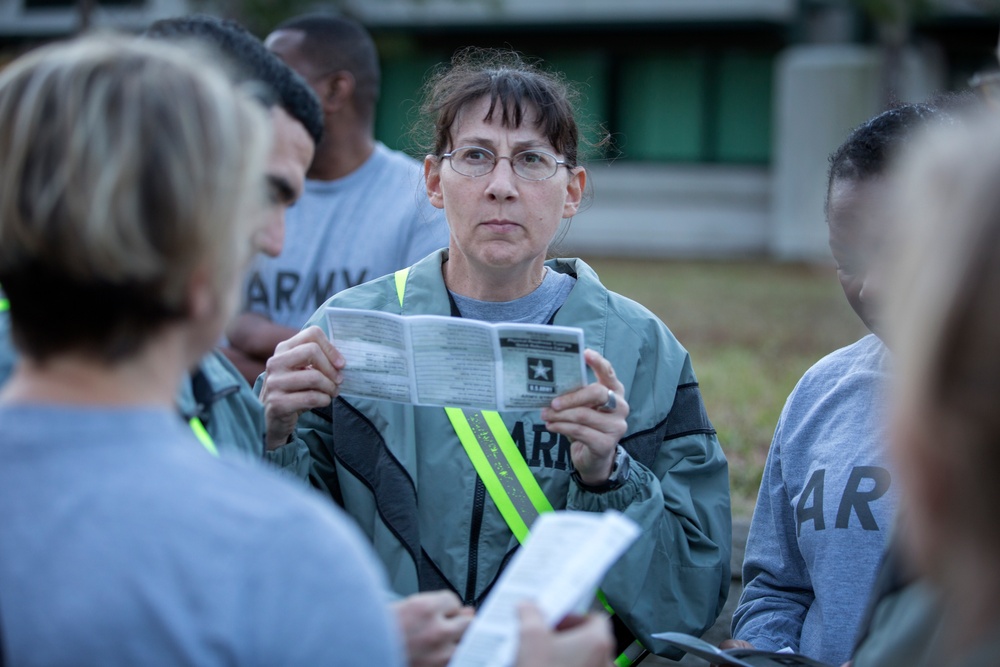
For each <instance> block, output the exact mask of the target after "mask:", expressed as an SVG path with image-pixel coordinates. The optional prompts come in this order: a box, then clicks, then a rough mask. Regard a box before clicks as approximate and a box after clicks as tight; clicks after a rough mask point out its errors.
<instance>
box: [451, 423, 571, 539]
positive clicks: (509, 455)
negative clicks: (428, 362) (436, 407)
mask: <svg viewBox="0 0 1000 667" xmlns="http://www.w3.org/2000/svg"><path fill="white" fill-rule="evenodd" d="M444 411H445V412H446V413H447V414H448V419H450V420H451V425H452V428H454V429H455V434H456V435H458V439H459V440H460V441H461V442H462V447H463V448H464V449H465V453H466V454H468V456H469V459H470V460H471V461H472V465H473V467H474V468H475V469H476V473H477V474H478V475H479V478H480V479H482V480H483V484H484V485H485V486H486V490H487V491H489V492H490V498H492V499H493V502H494V503H496V506H497V509H499V510H500V514H501V515H502V516H503V518H504V521H506V522H507V525H508V526H509V527H510V530H511V532H512V533H514V537H516V538H517V541H518V542H520V543H521V544H524V541H525V540H526V539H528V530H529V528H530V526H531V524H532V523H534V522H535V519H537V518H538V515H539V514H541V513H542V512H551V511H552V504H551V503H550V502H549V499H548V498H546V497H545V493H543V492H542V488H541V487H540V486H539V485H538V481H537V480H536V479H535V476H534V475H532V474H531V470H530V469H529V468H528V464H527V463H525V461H524V457H523V456H521V452H519V451H518V450H517V445H515V444H514V439H513V438H511V437H510V433H509V432H508V431H507V427H506V426H504V423H503V420H502V419H501V418H500V413H499V412H496V411H494V410H483V411H480V410H463V409H462V408H445V409H444Z"/></svg>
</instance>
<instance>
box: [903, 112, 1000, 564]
mask: <svg viewBox="0 0 1000 667" xmlns="http://www.w3.org/2000/svg"><path fill="white" fill-rule="evenodd" d="M900 165H901V169H900V172H899V174H898V175H897V176H898V180H897V188H896V194H897V197H896V198H895V200H894V202H893V205H892V215H893V217H894V218H895V220H896V227H897V232H898V233H897V244H896V245H895V246H894V247H893V251H894V252H895V254H896V255H897V258H898V259H897V262H896V263H895V271H894V272H893V274H892V276H891V281H890V285H889V290H888V292H887V302H888V312H887V315H888V318H887V326H888V327H889V329H888V331H889V346H890V348H891V349H892V351H893V355H894V359H895V363H896V366H897V368H896V381H895V390H896V391H895V402H896V405H897V416H900V415H902V416H906V417H908V418H910V419H918V420H919V422H920V427H921V428H924V429H925V431H926V429H931V430H932V432H933V435H929V436H925V437H924V438H922V442H924V443H925V444H926V445H928V446H924V450H928V451H920V452H913V453H914V454H917V455H918V456H920V457H923V458H924V459H927V460H932V461H937V462H938V463H939V464H941V465H940V467H939V468H938V469H937V470H934V471H931V472H930V473H929V474H931V475H939V476H940V475H945V474H946V471H945V470H944V468H945V463H944V462H946V464H947V468H948V469H949V471H952V472H954V479H953V481H954V483H953V484H951V487H950V488H951V490H952V492H953V493H952V495H951V496H950V502H952V503H954V507H955V508H956V510H957V511H955V512H954V513H953V514H954V516H953V517H952V518H953V519H955V520H956V521H961V522H966V525H965V526H964V527H963V529H964V528H972V529H973V530H976V531H981V533H980V535H981V538H980V539H983V540H986V541H987V542H988V543H990V544H991V545H992V546H991V548H997V547H1000V530H998V529H997V526H998V523H997V521H998V519H1000V486H998V485H997V484H996V483H995V482H996V471H997V470H998V469H1000V118H997V117H996V116H988V117H987V116H983V117H980V118H973V119H971V120H968V121H966V122H963V123H961V124H959V125H952V126H949V127H944V128H937V129H936V130H935V131H934V132H932V133H930V134H929V135H928V136H926V137H924V138H923V139H922V140H921V141H919V142H917V144H916V146H915V147H914V149H913V150H912V151H910V152H909V153H908V154H905V155H904V156H903V159H902V161H901V162H900ZM939 435H941V436H945V437H944V438H939V437H936V436H939ZM908 454H909V452H907V453H904V454H903V456H907V455H908ZM928 457H929V459H928Z"/></svg>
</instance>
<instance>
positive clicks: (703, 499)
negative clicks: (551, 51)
mask: <svg viewBox="0 0 1000 667" xmlns="http://www.w3.org/2000/svg"><path fill="white" fill-rule="evenodd" d="M424 110H425V112H426V115H427V118H428V120H429V123H430V124H431V125H432V130H431V135H432V145H431V146H430V147H429V155H428V156H427V158H426V159H425V161H424V172H425V177H426V185H427V195H428V197H429V198H430V201H431V203H432V204H433V205H435V206H437V207H439V208H442V209H444V211H445V213H446V216H447V219H448V225H449V227H450V230H451V238H450V243H449V247H448V248H447V249H445V250H442V251H439V252H435V253H433V254H431V255H430V256H428V257H427V258H425V259H423V260H421V261H420V262H418V263H417V264H415V265H414V266H412V267H410V268H409V270H408V271H405V272H403V273H397V274H396V275H395V276H393V275H390V276H386V277H385V278H382V279H378V280H375V281H372V282H370V283H367V284H364V285H361V286H358V287H355V288H352V289H350V290H347V291H345V292H342V293H340V294H338V295H336V296H334V297H333V298H332V299H330V300H329V301H328V302H327V304H328V305H331V306H343V307H352V308H364V309H370V310H382V311H388V312H393V313H401V314H403V315H416V314H436V315H445V316H447V315H451V316H454V317H468V318H475V319H480V320H487V321H512V322H532V323H537V324H545V323H553V324H557V325H569V326H577V327H581V328H583V329H584V332H585V340H586V344H587V346H588V347H589V348H590V349H588V350H587V351H586V353H585V359H586V363H587V365H588V366H589V367H590V369H591V370H592V371H593V374H594V377H595V378H596V379H595V381H593V382H591V383H590V384H588V385H586V386H584V387H582V388H580V389H578V390H576V391H573V392H570V393H568V394H565V395H562V396H558V397H556V398H554V399H553V400H552V402H551V405H550V406H549V407H547V408H545V409H543V410H541V412H539V411H516V410H511V411H507V412H504V413H502V414H500V415H499V417H500V418H501V419H502V428H500V427H496V428H490V429H489V431H490V436H489V437H491V438H497V439H498V440H499V439H505V440H507V441H512V445H511V446H512V447H513V446H515V445H516V447H517V449H518V450H519V451H520V454H521V455H522V456H523V459H524V461H525V462H526V464H527V466H528V468H530V471H531V473H532V475H531V477H532V478H533V480H534V481H535V482H536V483H537V484H538V485H539V486H540V489H541V491H542V492H543V493H544V496H545V499H546V500H547V502H548V503H549V504H551V507H552V508H554V509H573V510H583V511H592V512H601V511H604V510H607V509H615V510H619V511H621V512H622V513H624V514H625V515H626V516H628V517H630V518H632V519H634V520H635V521H636V522H638V523H639V525H640V526H641V528H642V537H640V538H639V540H638V541H637V542H636V543H635V544H634V545H633V546H632V547H631V548H630V549H629V551H627V552H626V553H625V554H624V556H623V557H622V558H621V560H619V561H618V563H617V564H616V565H615V566H614V567H612V569H611V570H610V572H609V574H608V576H607V577H606V578H605V580H604V582H603V583H602V591H603V592H604V594H605V595H606V596H607V600H608V602H609V603H610V606H611V607H612V608H613V609H615V610H618V612H619V613H618V614H617V615H616V617H620V619H621V620H622V621H623V622H624V624H625V625H627V626H628V629H629V630H631V632H632V633H633V634H635V635H637V636H638V638H639V639H640V641H641V642H642V644H643V645H644V646H645V647H646V648H649V649H651V650H653V651H654V652H657V653H660V652H662V653H665V654H672V655H676V653H675V652H673V650H672V649H670V648H669V647H667V646H666V645H665V644H663V643H662V642H659V641H658V640H654V639H652V637H651V635H652V634H653V633H655V632H662V631H666V630H677V631H684V632H689V633H694V634H701V633H702V632H703V631H704V630H705V629H706V628H708V627H709V626H711V624H712V623H713V622H714V620H715V618H716V617H717V615H718V613H719V610H720V609H721V607H722V604H723V603H724V601H725V599H726V595H727V593H728V588H729V557H730V547H731V528H730V505H729V486H728V470H727V464H726V460H725V457H724V455H723V453H722V450H721V448H720V447H719V443H718V440H717V438H716V435H715V430H714V429H713V427H712V425H711V423H710V422H709V419H708V416H707V415H706V412H705V408H704V405H703V403H702V400H701V395H700V392H699V389H698V382H697V379H696V377H695V374H694V371H693V370H692V367H691V362H690V358H689V356H688V354H687V352H686V351H685V350H684V348H683V347H682V346H681V345H680V343H678V341H677V340H676V339H675V338H674V336H673V335H672V334H671V333H670V331H669V330H668V329H667V327H666V326H665V325H664V324H663V323H662V322H661V321H660V320H659V319H657V318H656V317H655V316H654V315H653V314H652V313H650V312H649V311H648V310H646V309H645V308H643V307H642V306H640V305H639V304H637V303H635V302H633V301H631V300H629V299H627V298H625V297H622V296H621V295H618V294H615V293H613V292H610V291H608V290H607V289H606V288H605V287H604V286H603V285H602V284H601V283H600V281H599V280H598V277H597V275H596V274H595V273H594V271H593V270H592V269H591V268H590V267H589V266H587V265H586V264H585V263H584V262H582V261H581V260H579V259H554V260H549V261H546V252H547V250H548V248H549V245H550V244H551V243H552V241H553V239H554V238H555V236H556V233H557V231H558V229H559V226H560V223H561V222H562V221H563V220H564V219H568V218H571V217H572V216H573V215H574V214H575V213H576V212H577V210H578V208H579V206H580V202H581V200H582V198H583V195H584V190H585V187H586V184H587V183H586V180H587V172H586V171H585V170H584V168H583V167H582V166H580V164H579V159H578V130H577V125H576V122H575V120H574V116H573V111H572V107H571V104H570V100H569V97H568V92H567V89H566V87H565V85H564V84H563V83H562V81H561V80H560V79H559V78H558V77H555V76H553V75H551V74H548V73H545V72H543V71H542V70H540V69H538V68H536V67H533V66H531V65H528V64H526V63H525V62H523V60H522V59H521V58H519V57H518V56H517V54H514V53H509V52H494V51H480V50H466V51H464V52H462V53H460V54H459V55H458V56H456V58H455V59H454V60H453V62H452V66H451V67H450V68H447V69H444V70H442V71H441V72H440V73H439V74H438V76H437V77H436V78H434V79H433V80H432V81H431V82H430V84H429V87H428V91H427V99H426V102H425V105H424ZM310 324H311V325H318V326H309V327H308V328H306V329H304V330H303V331H301V332H300V333H298V334H296V336H295V337H293V338H292V339H290V340H289V341H286V342H285V343H282V344H281V345H279V347H278V350H277V352H276V354H275V356H274V357H272V358H271V360H270V361H269V362H268V372H267V374H266V376H265V377H264V378H263V382H262V384H261V387H260V388H261V397H262V400H263V401H264V404H265V409H266V410H267V412H268V415H269V420H268V423H269V425H271V427H272V428H271V430H269V434H268V437H269V438H274V439H275V440H276V441H284V440H285V439H287V438H288V436H289V434H290V433H292V430H293V429H294V428H295V427H296V426H297V427H298V433H299V435H301V436H302V437H303V438H304V439H305V440H306V441H307V443H308V444H309V447H310V451H311V453H312V455H313V457H314V460H315V461H314V470H315V471H316V474H317V479H316V481H317V483H319V484H320V485H321V486H323V487H324V488H325V489H326V490H327V491H328V492H329V493H330V494H331V495H332V496H333V497H334V498H336V499H337V500H338V501H340V502H342V504H343V506H344V507H345V508H346V510H347V511H348V512H349V513H350V514H351V515H352V516H353V517H354V518H355V519H356V520H357V521H358V522H359V524H360V525H361V526H362V529H363V530H364V531H365V532H366V534H367V535H368V537H369V539H371V540H372V542H373V543H374V545H375V548H376V551H377V552H378V553H379V555H380V556H381V558H382V562H383V563H384V564H385V565H386V567H387V568H388V570H389V578H390V582H391V583H392V585H393V587H394V588H395V590H396V591H397V592H399V593H401V594H409V593H413V592H415V591H418V590H436V589H448V590H452V591H454V592H456V593H457V594H458V595H459V596H460V597H461V598H462V600H463V602H464V603H465V604H468V605H473V606H478V605H480V604H481V603H482V602H483V600H484V598H485V597H486V596H487V595H488V594H489V592H490V590H491V588H492V586H493V585H494V583H495V582H496V579H497V577H498V576H499V574H500V573H501V571H502V570H503V568H504V566H505V565H506V564H507V562H508V561H509V559H510V557H511V555H512V553H513V552H514V551H515V550H516V549H517V546H518V540H517V538H516V537H515V535H514V534H513V532H512V530H511V528H510V527H508V524H507V523H506V522H505V520H504V519H503V518H502V516H501V514H500V512H499V511H498V508H497V504H496V502H497V501H496V499H495V498H493V497H491V496H489V495H488V494H487V493H486V490H485V487H484V483H483V481H482V480H481V479H480V477H479V475H478V474H477V471H476V469H475V468H474V466H473V463H472V462H471V461H470V459H469V457H468V456H467V455H466V453H465V451H466V450H465V449H464V448H463V444H470V443H469V442H468V439H467V440H466V442H465V443H462V442H460V437H459V436H458V435H456V428H455V427H454V426H453V422H451V421H450V419H449V416H448V414H446V411H445V409H443V408H440V407H427V406H413V405H403V404H399V403H391V402H387V401H376V400H360V399H357V398H351V397H345V396H338V386H339V383H340V382H341V381H342V369H343V366H344V359H343V357H342V355H340V353H339V352H338V351H337V350H336V348H335V347H334V346H333V345H332V344H331V343H330V342H329V340H328V339H327V337H326V334H325V332H324V330H323V327H325V321H324V311H323V309H320V311H318V312H317V314H316V315H314V316H313V318H312V319H311V320H310ZM332 397H336V399H335V400H333V401H332V402H331V398H332ZM303 408H312V410H311V411H307V412H304V413H303V412H302V410H303ZM468 412H469V411H466V413H468ZM300 413H301V417H300ZM479 414H482V413H479ZM467 416H468V415H467ZM476 417H477V416H476V415H473V418H476ZM279 427H283V428H279ZM470 446H472V447H476V446H479V444H478V443H471V445H470ZM484 446H485V445H484ZM526 523H530V519H529V521H526Z"/></svg>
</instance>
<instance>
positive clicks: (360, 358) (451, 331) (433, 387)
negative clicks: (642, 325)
mask: <svg viewBox="0 0 1000 667" xmlns="http://www.w3.org/2000/svg"><path fill="white" fill-rule="evenodd" d="M326 316H327V324H328V326H329V332H330V340H331V341H332V342H333V344H334V345H335V346H336V347H337V349H338V350H340V353H341V354H342V355H344V359H345V361H346V362H347V364H346V366H345V368H344V371H343V374H344V382H343V384H341V386H340V393H342V394H345V395H349V396H360V397H363V398H374V399H381V400H387V401H397V402H400V403H412V404H414V405H439V406H452V407H459V408H476V409H480V410H509V409H515V410H516V409H520V410H528V409H535V408H543V407H546V406H547V405H548V404H549V403H551V402H552V399H553V398H555V397H556V396H559V395H560V394H564V393H566V392H568V391H572V390H574V389H579V388H580V387H582V386H583V385H584V384H586V382H587V369H586V364H585V362H584V360H583V350H584V346H583V330H582V329H579V328H577V327H561V326H550V325H543V324H518V323H491V322H482V321H480V320H467V319H464V318H461V317H443V316H440V315H408V316H403V315H396V314H393V313H383V312H379V311H372V310H358V309H351V308H328V309H327V312H326Z"/></svg>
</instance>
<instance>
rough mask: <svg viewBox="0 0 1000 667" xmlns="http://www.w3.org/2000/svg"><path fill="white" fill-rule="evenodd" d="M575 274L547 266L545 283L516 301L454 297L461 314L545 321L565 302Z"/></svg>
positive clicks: (474, 317)
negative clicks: (560, 271)
mask: <svg viewBox="0 0 1000 667" xmlns="http://www.w3.org/2000/svg"><path fill="white" fill-rule="evenodd" d="M575 284H576V278H574V277H573V276H571V275H569V274H568V273H559V272H558V271H552V270H551V269H549V267H547V266H546V267H545V276H544V277H543V278H542V284H541V285H539V286H538V287H537V288H535V290H534V291H532V292H531V293H529V294H526V295H524V296H522V297H521V298H519V299H514V300H513V301H480V300H479V299H472V298H470V297H467V296H462V295H460V294H455V293H454V292H452V291H451V290H448V293H449V294H451V298H452V299H454V300H455V305H456V306H458V312H460V313H462V317H466V318H469V319H470V320H483V321H486V322H521V323H525V324H545V323H546V322H548V321H549V320H551V319H552V316H553V315H555V312H556V311H557V310H559V308H561V307H562V305H563V304H564V303H565V302H566V297H568V296H569V293H570V292H571V291H572V290H573V285H575Z"/></svg>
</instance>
